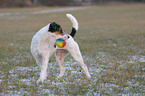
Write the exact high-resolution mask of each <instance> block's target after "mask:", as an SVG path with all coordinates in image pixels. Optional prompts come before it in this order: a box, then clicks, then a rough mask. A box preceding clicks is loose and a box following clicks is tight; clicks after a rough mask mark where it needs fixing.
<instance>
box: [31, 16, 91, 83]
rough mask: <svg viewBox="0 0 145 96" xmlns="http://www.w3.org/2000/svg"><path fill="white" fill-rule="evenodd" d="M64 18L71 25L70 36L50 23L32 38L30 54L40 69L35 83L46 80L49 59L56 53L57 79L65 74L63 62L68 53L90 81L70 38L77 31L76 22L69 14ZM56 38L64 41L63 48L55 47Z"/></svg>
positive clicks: (57, 25) (79, 54) (75, 46)
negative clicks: (58, 68)
mask: <svg viewBox="0 0 145 96" xmlns="http://www.w3.org/2000/svg"><path fill="white" fill-rule="evenodd" d="M66 16H67V17H68V18H69V19H70V20H71V22H72V24H73V28H72V32H71V34H70V35H68V34H66V33H64V32H63V30H62V27H61V26H60V25H59V24H57V23H55V22H52V23H49V24H48V25H47V26H45V27H43V28H42V29H40V30H39V31H38V32H37V33H36V34H35V35H34V37H33V38H32V42H31V53H32V55H33V56H34V59H35V60H36V63H37V64H38V65H39V66H40V68H41V73H40V78H39V79H38V81H37V83H39V82H43V81H44V80H45V79H46V78H47V66H48V62H49V57H50V56H51V55H53V53H56V60H57V63H58V65H59V67H60V75H59V76H58V78H61V77H62V76H63V74H64V72H65V68H64V65H63V61H64V58H65V56H66V54H67V53H68V52H69V53H70V54H71V55H72V57H73V58H74V59H75V60H76V61H77V62H78V63H79V64H80V65H81V67H82V69H83V70H84V71H85V73H86V76H87V78H88V79H91V76H90V74H89V72H88V68H87V66H86V65H85V64H84V61H83V58H82V55H81V53H80V50H79V46H78V44H77V43H76V42H75V41H74V39H73V38H72V37H73V36H74V35H75V33H76V31H77V30H78V22H77V20H76V18H75V17H73V16H72V15H71V14H66ZM58 38H62V39H64V40H65V41H66V45H65V46H64V47H63V48H58V47H57V46H56V44H55V43H56V40H57V39H58Z"/></svg>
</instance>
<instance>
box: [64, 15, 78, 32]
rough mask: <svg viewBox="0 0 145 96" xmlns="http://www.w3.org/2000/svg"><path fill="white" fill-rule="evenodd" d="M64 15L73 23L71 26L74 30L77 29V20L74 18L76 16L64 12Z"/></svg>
mask: <svg viewBox="0 0 145 96" xmlns="http://www.w3.org/2000/svg"><path fill="white" fill-rule="evenodd" d="M66 16H67V17H68V18H69V19H70V21H71V22H72V24H73V28H75V29H76V30H78V28H79V25H78V21H77V20H76V18H75V17H74V16H72V15H71V14H66Z"/></svg>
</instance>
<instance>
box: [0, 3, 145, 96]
mask: <svg viewBox="0 0 145 96" xmlns="http://www.w3.org/2000/svg"><path fill="white" fill-rule="evenodd" d="M55 8H56V7H55ZM58 8H59V7H58ZM46 9H53V7H51V8H47V7H40V8H20V9H19V8H14V9H13V8H12V9H0V12H2V13H7V12H25V13H29V12H32V11H36V10H46ZM144 10H145V4H126V5H123V4H121V5H106V6H92V7H88V8H87V9H82V10H74V11H64V12H51V13H45V14H35V15H34V14H18V15H7V16H0V65H1V66H0V95H5V96H7V95H31V96H35V95H66V96H67V95H88V96H94V95H95V96H96V95H98V96H101V95H117V96H118V95H119V96H120V95H130V96H132V95H134V96H136V95H140V96H143V95H145V82H144V81H145V76H144V74H145V11H144ZM66 13H72V14H73V15H74V16H75V17H76V18H77V19H78V21H79V32H78V33H77V34H76V36H75V38H74V39H75V40H76V41H77V42H78V44H79V46H80V49H81V52H82V55H83V58H84V61H85V63H86V65H87V66H88V69H89V71H90V74H91V76H92V80H90V81H89V80H87V79H86V77H85V74H84V72H83V71H81V70H82V69H81V67H80V66H79V65H78V63H76V62H75V61H74V60H73V59H72V58H71V57H70V56H69V57H68V58H66V60H65V63H64V65H65V67H66V69H67V70H66V72H65V75H64V77H63V78H62V79H60V80H56V79H55V78H56V77H57V76H58V75H59V67H58V65H57V64H56V62H55V57H54V56H53V57H52V58H51V60H50V61H51V62H50V64H49V69H48V70H49V75H48V78H47V80H46V81H45V82H44V84H40V85H37V84H36V80H37V79H38V78H39V73H40V69H39V68H38V66H37V64H36V63H35V60H34V59H33V57H32V56H31V53H30V43H31V38H32V37H33V35H34V34H35V33H36V32H37V31H38V30H39V29H40V28H41V27H43V26H45V25H46V24H48V23H49V22H52V21H55V22H57V23H59V24H61V25H62V26H63V29H64V31H65V32H66V33H69V32H70V30H71V26H72V25H71V23H70V21H69V20H68V18H67V17H66V16H65V14H66Z"/></svg>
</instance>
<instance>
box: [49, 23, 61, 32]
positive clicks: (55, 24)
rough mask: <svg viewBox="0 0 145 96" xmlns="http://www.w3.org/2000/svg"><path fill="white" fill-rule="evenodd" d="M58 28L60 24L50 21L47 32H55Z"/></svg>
mask: <svg viewBox="0 0 145 96" xmlns="http://www.w3.org/2000/svg"><path fill="white" fill-rule="evenodd" d="M59 29H60V25H59V24H57V23H55V22H52V23H50V26H49V29H48V31H49V32H56V31H59Z"/></svg>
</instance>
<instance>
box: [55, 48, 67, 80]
mask: <svg viewBox="0 0 145 96" xmlns="http://www.w3.org/2000/svg"><path fill="white" fill-rule="evenodd" d="M67 53H68V52H67V51H66V50H63V49H58V50H57V51H56V60H57V63H58V65H59V67H60V74H59V76H58V77H57V78H61V77H62V76H63V74H64V72H65V67H64V65H63V61H64V58H65V56H66V54H67Z"/></svg>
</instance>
